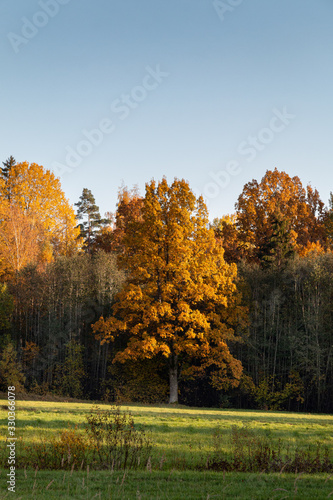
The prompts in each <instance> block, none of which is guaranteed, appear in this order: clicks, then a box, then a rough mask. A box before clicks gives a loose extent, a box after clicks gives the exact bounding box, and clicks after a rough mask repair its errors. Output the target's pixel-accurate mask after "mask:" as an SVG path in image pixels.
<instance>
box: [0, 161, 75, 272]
mask: <svg viewBox="0 0 333 500" xmlns="http://www.w3.org/2000/svg"><path fill="white" fill-rule="evenodd" d="M78 234H79V231H78V230H77V229H76V221H75V213H74V210H73V208H72V207H71V205H70V204H69V202H68V200H67V199H66V198H65V195H64V193H63V191H62V190H61V185H60V181H59V179H57V178H55V176H54V174H53V173H52V172H50V171H49V170H46V169H44V167H42V166H40V165H37V164H36V163H31V164H29V163H27V162H23V163H17V164H13V165H12V166H11V168H10V170H9V171H8V175H7V176H6V177H2V178H0V254H1V256H0V259H2V260H3V259H4V258H5V260H6V265H7V267H8V269H9V271H11V272H14V271H17V270H19V269H21V268H22V266H24V265H25V264H26V263H28V262H29V261H31V262H34V261H35V260H36V257H38V259H39V260H40V261H49V260H51V259H52V258H53V257H54V256H56V255H71V254H72V253H73V252H75V251H76V250H77V248H78V245H79V243H78V241H77V237H78ZM29 254H30V260H29Z"/></svg>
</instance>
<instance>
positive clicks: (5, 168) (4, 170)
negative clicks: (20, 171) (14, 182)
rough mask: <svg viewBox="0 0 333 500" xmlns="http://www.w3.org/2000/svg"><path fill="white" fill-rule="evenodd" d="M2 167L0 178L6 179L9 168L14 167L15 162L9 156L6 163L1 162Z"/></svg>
mask: <svg viewBox="0 0 333 500" xmlns="http://www.w3.org/2000/svg"><path fill="white" fill-rule="evenodd" d="M2 164H3V167H1V174H2V176H3V177H4V178H5V179H7V177H8V175H9V172H10V170H11V168H12V167H13V166H14V165H16V160H15V158H14V157H13V156H10V157H9V158H8V159H7V160H6V161H3V162H2Z"/></svg>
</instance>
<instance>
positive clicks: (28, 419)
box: [0, 401, 333, 500]
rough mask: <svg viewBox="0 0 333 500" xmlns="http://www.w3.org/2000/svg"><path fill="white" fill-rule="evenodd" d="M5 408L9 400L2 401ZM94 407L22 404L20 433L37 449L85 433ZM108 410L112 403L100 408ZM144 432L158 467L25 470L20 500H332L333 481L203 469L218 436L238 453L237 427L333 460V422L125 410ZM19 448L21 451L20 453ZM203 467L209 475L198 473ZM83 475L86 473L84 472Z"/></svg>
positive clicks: (2, 481)
mask: <svg viewBox="0 0 333 500" xmlns="http://www.w3.org/2000/svg"><path fill="white" fill-rule="evenodd" d="M0 404H1V405H5V401H2V402H0ZM91 406H92V405H91V404H86V403H59V402H36V401H18V402H17V413H16V435H17V437H18V439H19V440H20V442H23V443H25V444H29V443H30V444H32V443H33V442H34V441H36V440H39V439H40V437H41V436H45V437H47V438H50V437H51V436H52V435H54V434H56V433H60V432H61V431H62V430H64V429H66V428H68V425H70V426H74V425H77V427H78V429H82V432H83V429H84V423H85V419H86V415H87V414H88V413H89V412H90V409H91ZM100 407H101V408H103V409H104V408H108V406H107V405H100ZM124 408H125V409H129V410H130V412H131V413H132V415H133V417H134V420H135V424H136V426H137V427H138V428H144V429H145V430H149V431H151V435H152V441H153V449H152V452H151V466H149V467H148V468H142V469H141V470H137V471H126V473H125V474H124V471H113V472H112V471H94V470H91V469H88V470H87V469H86V465H84V467H82V470H76V469H74V470H72V471H71V470H69V471H62V470H59V471H44V470H37V471H36V470H31V469H29V468H28V469H26V470H19V471H18V472H17V479H16V481H17V482H16V484H17V486H16V493H15V494H14V495H15V498H22V499H23V498H48V499H52V498H56V497H59V495H61V497H62V498H89V499H90V498H108V499H109V498H112V499H113V498H115V499H116V498H122V499H127V498H128V499H132V498H140V499H178V498H179V499H182V498H184V499H186V498H188V499H199V498H200V499H208V498H209V499H213V498H225V499H228V498H233V499H234V498H240V499H247V500H249V499H252V498H253V499H270V498H272V499H273V498H274V499H282V498H299V499H309V500H311V499H317V498H330V497H331V498H333V475H332V477H331V476H330V474H329V473H322V474H312V475H309V474H299V473H295V474H284V473H283V471H282V472H281V473H276V474H266V473H257V474H255V473H242V472H226V473H223V472H213V471H207V470H205V469H204V465H205V463H206V462H207V457H208V456H210V455H211V454H213V452H214V438H213V435H214V431H215V430H216V429H217V428H219V429H220V432H221V435H222V436H225V439H224V440H223V444H222V452H223V454H224V455H225V456H229V455H230V453H231V447H230V439H229V436H230V431H231V428H232V426H235V425H236V426H239V427H243V426H245V427H250V428H251V429H252V430H253V431H254V432H255V433H257V434H259V435H262V436H265V437H266V438H267V439H268V440H269V441H270V442H272V443H277V442H278V441H279V439H280V440H281V442H282V443H283V446H287V447H289V448H290V449H295V448H296V447H299V446H301V447H307V446H308V445H309V444H313V445H315V444H317V443H320V444H321V445H325V446H327V447H328V449H329V450H330V452H331V453H332V456H333V432H332V431H333V416H330V415H310V414H301V413H300V414H296V413H287V412H269V411H238V410H230V409H228V410H225V409H201V408H200V409H198V408H187V407H170V406H166V405H164V406H147V405H126V406H125V407H124ZM6 417H7V414H6V410H5V408H4V407H3V406H2V410H1V412H0V418H1V450H2V454H4V453H6V451H7V450H6V443H5V440H6V436H7V425H6V424H7V420H6ZM17 449H19V445H18V447H17ZM198 467H201V469H202V470H198ZM77 468H78V469H80V467H79V466H78V467H77ZM6 473H7V471H6V470H5V469H3V470H2V471H1V475H0V494H1V495H2V496H1V497H0V498H11V497H13V498H14V496H13V493H11V492H8V491H7V485H6Z"/></svg>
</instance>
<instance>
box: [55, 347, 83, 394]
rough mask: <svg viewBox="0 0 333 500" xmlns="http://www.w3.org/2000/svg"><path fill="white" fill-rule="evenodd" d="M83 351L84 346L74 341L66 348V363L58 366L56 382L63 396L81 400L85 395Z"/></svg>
mask: <svg viewBox="0 0 333 500" xmlns="http://www.w3.org/2000/svg"><path fill="white" fill-rule="evenodd" d="M83 350H84V348H83V346H81V345H80V344H78V343H77V342H76V341H75V340H73V339H72V340H71V341H70V342H68V344H67V346H66V358H65V362H64V363H63V364H62V365H59V366H58V370H57V374H56V380H55V386H56V388H57V389H58V391H60V393H61V394H62V395H63V396H68V397H72V398H80V397H82V395H83V388H82V382H83V378H84V375H85V373H84V366H83Z"/></svg>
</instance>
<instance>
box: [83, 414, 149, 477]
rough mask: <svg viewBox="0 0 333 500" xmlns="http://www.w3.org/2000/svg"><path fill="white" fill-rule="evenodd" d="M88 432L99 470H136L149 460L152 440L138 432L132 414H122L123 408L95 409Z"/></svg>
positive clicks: (87, 428)
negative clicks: (109, 468) (100, 468)
mask: <svg viewBox="0 0 333 500" xmlns="http://www.w3.org/2000/svg"><path fill="white" fill-rule="evenodd" d="M86 432H87V435H88V439H89V443H90V445H91V447H92V448H93V450H94V458H95V460H96V463H97V464H98V465H99V466H102V467H105V468H108V467H112V468H117V469H120V468H124V469H125V468H135V467H137V466H139V465H140V463H141V464H145V463H147V461H148V459H149V455H150V452H151V437H150V436H149V435H147V434H145V432H144V431H143V430H138V429H136V428H135V427H134V420H133V417H132V416H131V414H130V413H128V412H122V411H121V410H120V407H119V406H114V407H113V408H112V409H111V410H104V411H103V410H101V409H100V408H99V407H98V406H96V407H93V408H92V410H91V412H90V414H89V415H88V417H87V426H86Z"/></svg>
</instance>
